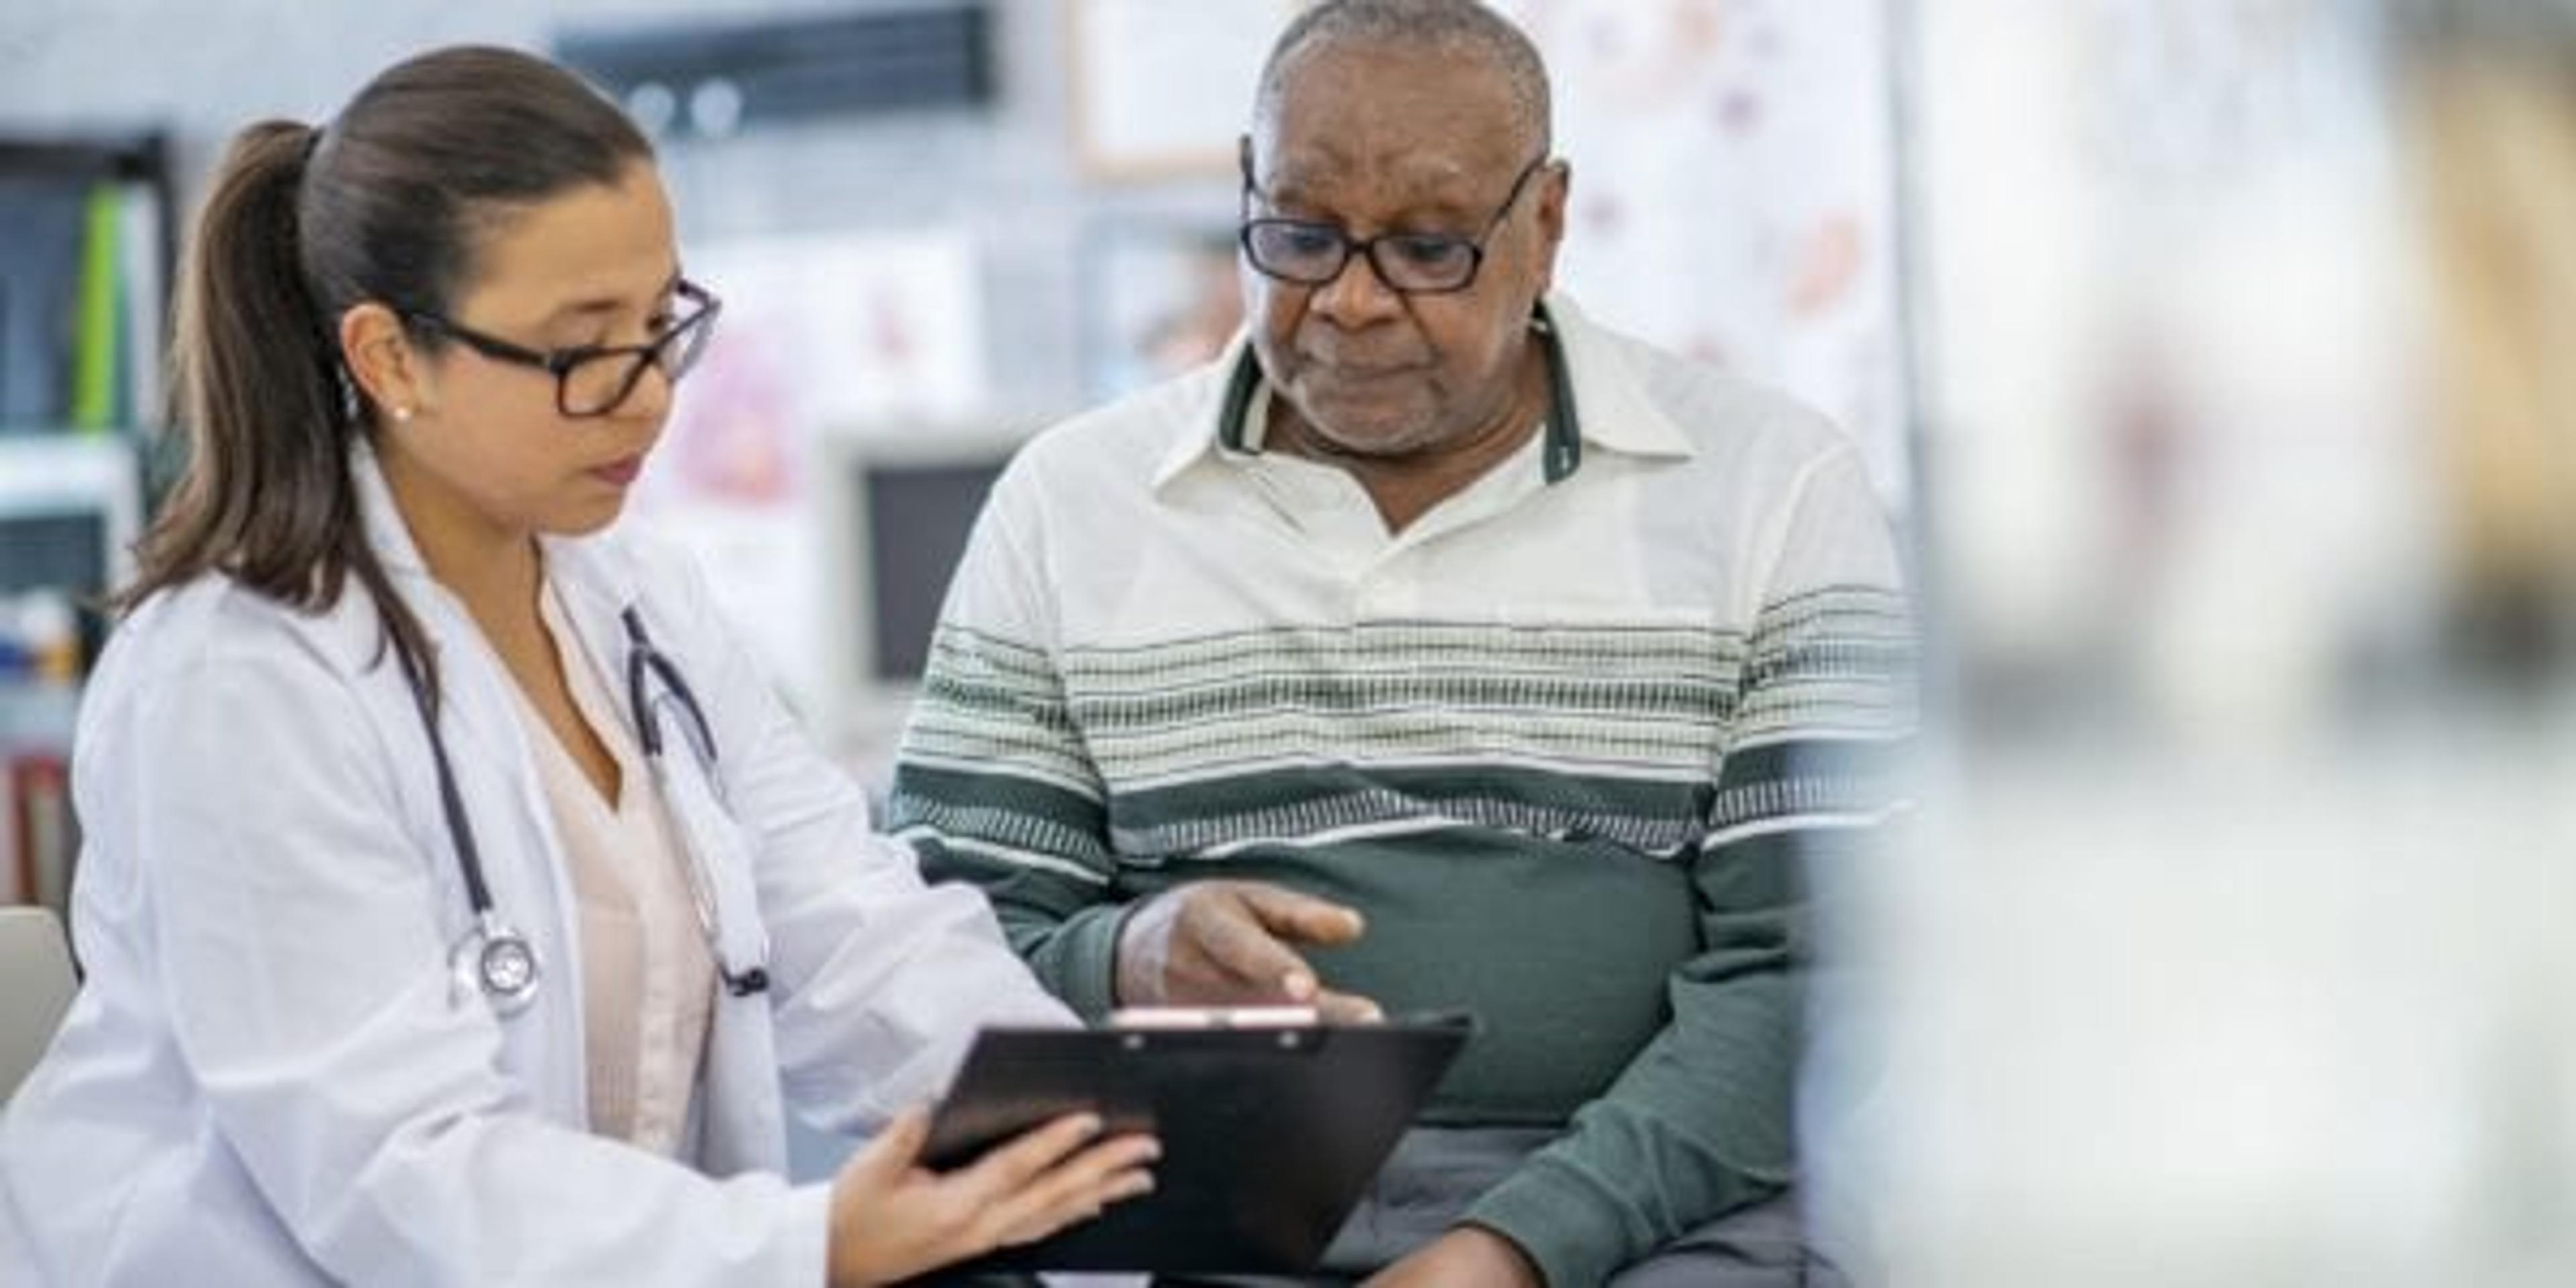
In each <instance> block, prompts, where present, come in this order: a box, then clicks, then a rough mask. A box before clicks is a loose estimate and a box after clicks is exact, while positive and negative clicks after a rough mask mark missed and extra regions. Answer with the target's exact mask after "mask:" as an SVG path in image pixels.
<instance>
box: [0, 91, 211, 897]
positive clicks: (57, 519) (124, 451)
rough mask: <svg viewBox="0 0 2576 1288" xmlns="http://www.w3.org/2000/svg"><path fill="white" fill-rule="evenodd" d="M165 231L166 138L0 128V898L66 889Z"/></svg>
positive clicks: (143, 411) (138, 471)
mask: <svg viewBox="0 0 2576 1288" xmlns="http://www.w3.org/2000/svg"><path fill="white" fill-rule="evenodd" d="M175 223H176V220H175V218H174V202H173V189H172V186H171V174H170V148H169V143H168V140H167V138H166V136H165V135H163V134H162V133H160V132H158V131H135V132H123V133H112V132H92V133H79V134H60V135H44V136H31V135H23V134H18V135H12V134H0V903H8V902H20V901H32V902H41V903H46V904H50V905H52V906H54V907H56V908H57V909H61V908H62V907H63V906H64V903H65V901H66V899H67V897H68V893H69V887H70V880H71V869H72V858H73V854H74V852H75V851H76V849H77V847H78V838H79V828H78V825H77V823H76V821H75V820H74V819H73V816H72V810H71V805H70V800H69V795H68V790H69V766H70V763H71V751H72V747H71V744H72V737H73V730H74V727H75V716H76V713H77V711H78V708H79V701H80V699H79V694H80V684H81V681H82V678H83V677H84V676H85V675H86V674H87V673H88V670H89V666H90V664H91V663H92V662H93V661H94V660H95V659H96V657H97V655H98V650H99V648H100V646H101V644H102V643H103V641H104V638H105V635H106V629H107V619H106V616H105V613H104V600H105V596H106V594H107V593H108V591H109V590H110V589H111V588H113V587H114V586H116V585H118V584H119V583H121V582H122V581H123V580H124V579H125V578H126V577H127V576H129V575H130V573H131V571H132V567H131V559H132V555H131V550H132V547H133V544H134V541H135V539H136V537H137V536H139V535H140V533H141V532H142V529H143V523H144V517H145V511H146V506H147V500H146V494H145V488H144V477H143V460H144V456H145V450H146V447H147V445H148V444H150V443H151V442H153V441H154V440H155V439H157V437H158V434H159V426H160V425H161V423H162V421H163V419H164V416H165V410H164V409H165V406H166V401H167V399H166V394H165V391H164V388H163V383H162V372H163V360H162V355H163V353H164V350H165V345H166V342H167V336H168V326H169V306H168V298H169V289H168V285H169V282H170V278H171V268H172V265H173V264H174V262H175V259H176V255H175V238H176V234H175V227H174V226H175Z"/></svg>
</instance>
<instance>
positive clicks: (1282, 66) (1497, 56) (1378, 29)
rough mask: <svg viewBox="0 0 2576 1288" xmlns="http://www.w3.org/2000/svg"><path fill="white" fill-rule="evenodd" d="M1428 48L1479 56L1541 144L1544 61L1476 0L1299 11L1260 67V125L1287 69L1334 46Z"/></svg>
mask: <svg viewBox="0 0 2576 1288" xmlns="http://www.w3.org/2000/svg"><path fill="white" fill-rule="evenodd" d="M1345 45H1348V46H1358V47H1364V48H1365V47H1375V48H1397V49H1409V50H1413V49H1418V50H1427V51H1430V52H1433V53H1440V54H1449V55H1458V56H1465V57H1471V58H1481V59H1483V60H1485V61H1486V62H1487V63H1488V64H1490V65H1491V66H1492V67H1493V69H1494V70H1495V71H1496V72H1499V73H1500V74H1501V75H1502V78H1503V83H1504V87H1505V88H1506V90H1508V91H1509V93H1510V95H1511V100H1512V118H1513V119H1512V122H1511V124H1512V127H1513V129H1514V130H1515V131H1517V132H1519V133H1520V134H1521V135H1522V137H1525V138H1528V139H1532V140H1535V141H1536V142H1537V143H1538V144H1539V146H1540V147H1541V148H1542V149H1544V148H1547V147H1549V146H1551V144H1550V139H1551V138H1552V137H1553V135H1552V132H1551V130H1550V128H1549V105H1548V89H1547V65H1546V64H1545V63H1544V62H1542V61H1540V59H1539V56H1538V47H1537V46H1536V45H1533V44H1531V43H1530V38H1529V37H1528V36H1527V35H1525V34H1523V33H1522V31H1521V29H1520V28H1519V27H1517V26H1514V25H1513V24H1512V21H1511V20H1510V19H1508V18H1505V17H1503V16H1502V15H1501V14H1498V13H1496V12H1494V11H1493V10H1492V9H1489V8H1486V7H1485V6H1484V5H1483V4H1480V3H1478V2H1477V0H1323V2H1322V3H1320V4H1317V5H1315V6H1314V7H1313V8H1310V9H1308V10H1306V11H1305V12H1304V13H1301V14H1299V15H1297V18H1296V20H1295V21H1293V22H1290V23H1289V24H1288V29H1287V30H1286V31H1283V32H1281V33H1279V40H1278V42H1277V43H1276V44H1273V45H1272V46H1271V47H1270V57H1269V59H1268V60H1267V61H1265V62H1263V63H1262V65H1261V84H1260V89H1259V90H1258V92H1257V93H1256V94H1255V95H1254V97H1253V102H1252V119H1253V120H1254V121H1255V122H1256V123H1257V122H1260V121H1262V120H1265V119H1267V118H1268V117H1269V115H1270V113H1271V112H1273V111H1275V110H1277V108H1278V104H1279V93H1280V90H1281V89H1282V88H1283V82H1284V81H1285V80H1286V79H1287V75H1288V73H1289V72H1290V71H1293V70H1295V68H1296V67H1297V65H1298V64H1300V63H1302V62H1304V61H1305V60H1306V59H1307V58H1308V57H1309V56H1311V55H1313V54H1315V53H1318V52H1320V51H1322V50H1324V49H1328V48H1332V47H1336V46H1345Z"/></svg>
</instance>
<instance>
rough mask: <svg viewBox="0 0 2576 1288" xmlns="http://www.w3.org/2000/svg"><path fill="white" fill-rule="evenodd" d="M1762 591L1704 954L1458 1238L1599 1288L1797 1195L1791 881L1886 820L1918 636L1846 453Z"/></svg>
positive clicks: (1804, 496)
mask: <svg viewBox="0 0 2576 1288" xmlns="http://www.w3.org/2000/svg"><path fill="white" fill-rule="evenodd" d="M1768 563H1769V568H1770V571H1769V574H1768V575H1767V576H1766V577H1763V578H1761V579H1760V580H1759V582H1758V584H1760V585H1761V586H1763V588H1764V589H1763V591H1762V596H1761V602H1760V604H1759V606H1758V608H1757V609H1756V611H1755V613H1754V617H1753V625H1752V628H1751V632H1750V638H1749V640H1748V646H1747V650H1746V657H1745V662H1744V668H1743V672H1742V674H1741V677H1740V680H1739V685H1738V696H1737V707H1736V721H1735V725H1734V727H1733V730H1732V732H1731V735H1730V737H1729V739H1728V742H1727V746H1726V748H1725V751H1724V755H1723V757H1722V759H1721V761H1720V763H1719V765H1718V766H1717V768H1716V782H1715V785H1714V793H1713V797H1712V799H1713V801H1714V804H1713V806H1712V809H1711V811H1710V817H1709V819H1708V820H1707V831H1706V834H1705V837H1704V839H1703V840H1702V842H1701V843H1700V845H1699V846H1698V848H1697V850H1696V853H1695V854H1694V855H1693V857H1692V859H1691V864H1692V868H1691V882H1692V888H1693V891H1694V893H1695V895H1696V897H1697V900H1698V911H1699V924H1700V931H1701V944H1702V948H1701V951H1700V953H1699V954H1698V955H1697V956H1696V957H1694V958H1693V959H1691V960H1690V961H1689V962H1687V963H1685V964H1684V965H1683V966H1682V967H1681V968H1680V969H1679V970H1677V971H1676V972H1674V974H1673V976H1672V977H1671V980H1670V982H1669V984H1668V986H1667V987H1668V992H1669V1001H1670V1005H1671V1009H1672V1018H1671V1020H1670V1021H1669V1022H1668V1023H1667V1024H1666V1025H1665V1027H1664V1028H1663V1030H1662V1031H1661V1032H1660V1033H1658V1034H1657V1035H1656V1036H1655V1038H1654V1039H1653V1040H1651V1041H1650V1042H1649V1043H1648V1044H1647V1045H1646V1047H1645V1048H1644V1049H1643V1050H1642V1051H1640V1052H1639V1053H1638V1055H1637V1056H1636V1057H1635V1059H1633V1060H1632V1061H1631V1062H1630V1063H1629V1065H1628V1066H1627V1068H1626V1069H1625V1070H1624V1071H1623V1072H1622V1073H1621V1075H1620V1077H1619V1078H1618V1080H1617V1081H1616V1082H1615V1083H1614V1084H1613V1085H1612V1086H1611V1088H1610V1090H1609V1091H1608V1092H1607V1093H1605V1094H1604V1095H1602V1096H1601V1097H1600V1098H1599V1099H1597V1100H1595V1101H1593V1102H1592V1103H1590V1104H1588V1105H1586V1106H1584V1107H1583V1108H1582V1109H1581V1110H1580V1111H1578V1112H1577V1113H1576V1114H1575V1116H1574V1120H1573V1123H1572V1125H1571V1127H1570V1129H1569V1130H1568V1131H1567V1133H1566V1134H1565V1135H1564V1136H1563V1137H1561V1138H1559V1139H1558V1140H1557V1141H1555V1142H1554V1143H1552V1144H1551V1145H1550V1146H1548V1147H1547V1148H1546V1149H1543V1150H1541V1151H1539V1152H1538V1153H1537V1154H1535V1155H1533V1156H1532V1157H1531V1158H1530V1160H1529V1161H1528V1162H1527V1163H1525V1164H1524V1165H1523V1166H1522V1167H1521V1169H1520V1170H1519V1171H1517V1172H1515V1173H1514V1174H1513V1175H1511V1176H1510V1177H1507V1178H1506V1179H1505V1180H1504V1181H1503V1183H1502V1184H1500V1185H1498V1186H1496V1187H1495V1188H1494V1189H1493V1190H1492V1191H1490V1192H1488V1193H1487V1194H1486V1195H1485V1196H1483V1197H1482V1198H1481V1199H1480V1200H1479V1201H1478V1202H1477V1203H1476V1204H1475V1205H1474V1207H1473V1208H1472V1209H1471V1210H1470V1212H1469V1213H1468V1216H1467V1218H1466V1219H1467V1220H1468V1221H1470V1222H1472V1223H1475V1224H1479V1225H1484V1226H1487V1227H1489V1228H1492V1229H1494V1230H1497V1231H1499V1232H1500V1233H1502V1234H1504V1235H1505V1236H1507V1237H1509V1238H1511V1239H1512V1240H1513V1241H1514V1242H1515V1243H1517V1244H1519V1245H1520V1246H1521V1247H1522V1249H1523V1250H1524V1251H1526V1252H1527V1253H1528V1254H1529V1255H1530V1257H1531V1258H1532V1260H1534V1261H1535V1262H1536V1263H1537V1264H1538V1266H1539V1267H1540V1269H1541V1271H1542V1273H1544V1275H1545V1276H1546V1278H1547V1281H1548V1282H1549V1283H1551V1284H1557V1285H1570V1284H1594V1283H1599V1282H1601V1281H1602V1280H1603V1279H1604V1278H1606V1277H1608V1276H1609V1274H1610V1273H1611V1272H1613V1271H1614V1270H1616V1269H1617V1268H1618V1267H1619V1266H1621V1265H1624V1264H1626V1263H1628V1262H1630V1261H1634V1260H1636V1259H1638V1258H1641V1257H1643V1256H1646V1255H1647V1254H1649V1253H1651V1252H1652V1251H1654V1250H1655V1249H1656V1248H1659V1247H1661V1246H1663V1245H1665V1244H1667V1243H1670V1242H1671V1241H1673V1240H1674V1239H1676V1238H1678V1237H1680V1236H1681V1235H1682V1234H1684V1233H1685V1232H1687V1231H1689V1230H1692V1229H1694V1228H1696V1227H1698V1226H1700V1225H1703V1224H1706V1223H1707V1222H1709V1221H1712V1220H1715V1219H1716V1218H1717V1217H1719V1216H1720V1215H1722V1214H1724V1213H1725V1212H1727V1211H1729V1210H1732V1209H1734V1208H1737V1207H1741V1206H1744V1205H1747V1204H1750V1203H1754V1202H1758V1201H1760V1200H1762V1199H1765V1198H1768V1197H1771V1196H1773V1195H1775V1194H1777V1193H1779V1192H1780V1191H1781V1190H1783V1189H1785V1188H1786V1187H1787V1186H1788V1185H1789V1183H1790V1181H1791V1179H1792V1176H1793V1171H1794V1152H1795V1151H1794V1148H1793V1143H1792V1139H1791V1121H1792V1104H1791V1102H1792V1098H1793V1096H1794V1093H1795V1088H1796V1081H1797V1056H1798V1051H1799V1048H1800V1045H1801V1034H1800V1029H1801V1024H1800V1018H1801V1009H1802V1000H1801V996H1800V980H1801V976H1802V974H1803V970H1804V966H1805V962H1806V958H1807V955H1808V954H1807V941H1808V921H1809V912H1808V900H1807V895H1806V890H1807V887H1808V880H1807V874H1808V872H1809V871H1810V870H1811V869H1812V868H1813V867H1814V866H1815V865H1816V864H1818V863H1819V862H1820V861H1822V860H1823V859H1824V857H1825V855H1826V854H1827V853H1828V852H1830V851H1833V850H1836V849H1840V848H1843V847H1847V846H1855V845H1860V844H1863V843H1865V839H1866V834H1867V832H1868V830H1869V828H1870V827H1871V825H1873V824H1874V823H1875V822H1877V821H1878V820H1879V819H1881V818H1883V817H1884V816H1885V815H1886V814H1887V813H1888V812H1889V811H1890V810H1892V809H1895V808H1897V807H1898V806H1899V805H1900V804H1901V803H1902V802H1901V789H1900V786H1899V784H1900V781H1901V780H1900V778H1899V776H1898V772H1897V771H1898V766H1899V761H1900V757H1901V755H1902V754H1903V751H1904V748H1905V746H1906V744H1907V742H1908V740H1909V737H1910V732H1911V730H1912V727H1913V724H1914V719H1915V715H1914V699H1913V693H1914V686H1913V674H1914V671H1913V668H1914V648H1913V629H1912V623H1911V618H1910V615H1909V613H1908V611H1907V608H1906V605H1905V602H1904V597H1903V594H1902V592H1901V591H1900V590H1899V588H1898V574H1897V564H1896V558H1895V552H1894V547H1893V543H1892V541H1891V539H1890V533H1889V529H1888V526H1887V522H1886V520H1885V518H1884V517H1883V516H1882V514H1881V512H1880V511H1879V509H1878V506H1877V503H1876V501H1875V498H1874V496H1873V494H1872V493H1871V491H1870V488H1869V484H1868V481H1867V478H1866V475H1865V473H1864V472H1863V470H1862V469H1861V467H1860V464H1859V459H1858V456H1857V453H1854V452H1849V451H1838V452H1836V453H1834V454H1832V455H1828V456H1825V457H1822V458H1820V459H1819V460H1818V461H1817V462H1816V463H1815V464H1813V465H1811V466H1810V467H1808V469H1807V471H1806V472H1805V474H1804V475H1803V476H1802V477H1801V478H1800V480H1799V486H1798V487H1796V488H1795V489H1793V490H1792V492H1791V495H1790V500H1789V503H1788V507H1787V510H1786V519H1785V521H1784V522H1783V523H1782V524H1781V525H1780V535H1779V537H1778V539H1777V541H1776V542H1774V543H1773V545H1772V547H1771V550H1770V552H1769V558H1768Z"/></svg>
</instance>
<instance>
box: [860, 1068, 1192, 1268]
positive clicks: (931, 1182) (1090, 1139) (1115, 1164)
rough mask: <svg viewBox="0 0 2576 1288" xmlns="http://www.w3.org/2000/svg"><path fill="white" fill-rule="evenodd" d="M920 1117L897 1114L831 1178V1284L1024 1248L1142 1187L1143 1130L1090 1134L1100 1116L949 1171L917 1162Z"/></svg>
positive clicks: (1045, 1129) (1148, 1159)
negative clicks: (1104, 1137)
mask: <svg viewBox="0 0 2576 1288" xmlns="http://www.w3.org/2000/svg"><path fill="white" fill-rule="evenodd" d="M929 1135H930V1115H929V1113H928V1112H927V1111H925V1110H921V1109H908V1110H905V1111H904V1112H903V1113H901V1114H899V1115H897V1116H896V1117H895V1120H894V1121H893V1122H892V1123H890V1124H888V1125H887V1127H886V1129H885V1130H884V1131H883V1132H880V1133H878V1135H877V1137H876V1139H874V1140H872V1141H869V1142H868V1143H867V1145H866V1147H865V1148H862V1149H861V1150H860V1151H859V1152H858V1153H857V1154H856V1155H854V1156H853V1157H852V1158H851V1159H850V1161H849V1162H848V1163H847V1164H846V1165H844V1166H843V1167H842V1168H841V1174H840V1175H839V1176H837V1177H835V1178H833V1181H832V1236H831V1247H830V1267H831V1281H832V1283H833V1285H834V1288H857V1286H859V1285H869V1284H885V1283H892V1282H894V1281H896V1280H899V1279H906V1278H909V1277H911V1276H913V1275H917V1274H920V1273H921V1272H923V1271H925V1270H934V1269H937V1268H939V1267H941V1266H945V1265H949V1264H951V1263H954V1262H958V1261H963V1260H965V1259H966V1258H968V1257H973V1256H978V1255H980V1254H982V1253H986V1252H990V1251H992V1250H993V1249H995V1248H1001V1247H1009V1246H1013V1245H1017V1244H1022V1243H1034V1242H1036V1241H1037V1240H1039V1239H1043V1238H1045V1237H1046V1236H1048V1235H1050V1234H1053V1233H1055V1232H1056V1231H1058V1230H1061V1229H1063V1228H1064V1227H1066V1226H1068V1225H1072V1224H1073V1223H1075V1222H1077V1221H1085V1220H1089V1219H1090V1218H1092V1217H1095V1216H1098V1215H1100V1210H1101V1209H1102V1208H1104V1207H1106V1206H1108V1205H1109V1204H1112V1203H1115V1202H1117V1201H1118V1200H1120V1199H1125V1198H1133V1197H1135V1196H1136V1195H1139V1194H1143V1193H1145V1192H1147V1191H1149V1190H1151V1189H1153V1188H1154V1178H1153V1175H1152V1174H1151V1173H1149V1172H1147V1171H1146V1170H1145V1168H1146V1166H1147V1165H1148V1164H1150V1163H1152V1162H1153V1161H1154V1160H1155V1159H1156V1158H1157V1157H1159V1156H1161V1153H1162V1147H1161V1146H1160V1145H1159V1144H1158V1143H1157V1142H1156V1141H1155V1140H1154V1138H1153V1137H1151V1136H1145V1135H1121V1136H1115V1137H1111V1138H1110V1139H1108V1140H1100V1139H1099V1136H1100V1119H1099V1118H1098V1117H1097V1116H1095V1115H1092V1114H1068V1115H1066V1116H1064V1117H1062V1118H1058V1119H1056V1120H1055V1121H1053V1122H1050V1123H1048V1124H1046V1125H1045V1126H1042V1127H1034V1128H1031V1129H1030V1130H1028V1131H1027V1132H1025V1133H1023V1134H1021V1135H1020V1136H1019V1137H1018V1138H1016V1139H1014V1140H1012V1141H1010V1142H1009V1143H1008V1144H1004V1145H1000V1146H996V1147H995V1148H993V1149H991V1150H989V1151H987V1152H986V1153H985V1154H984V1156H983V1157H981V1158H978V1159H976V1160H975V1161H974V1162H973V1163H972V1164H969V1165H967V1166H965V1167H961V1168H958V1169H957V1170H955V1171H952V1172H934V1171H931V1170H930V1169H928V1168H926V1167H924V1166H922V1165H921V1146H922V1143H923V1142H924V1141H925V1140H927V1139H928V1138H929Z"/></svg>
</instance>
